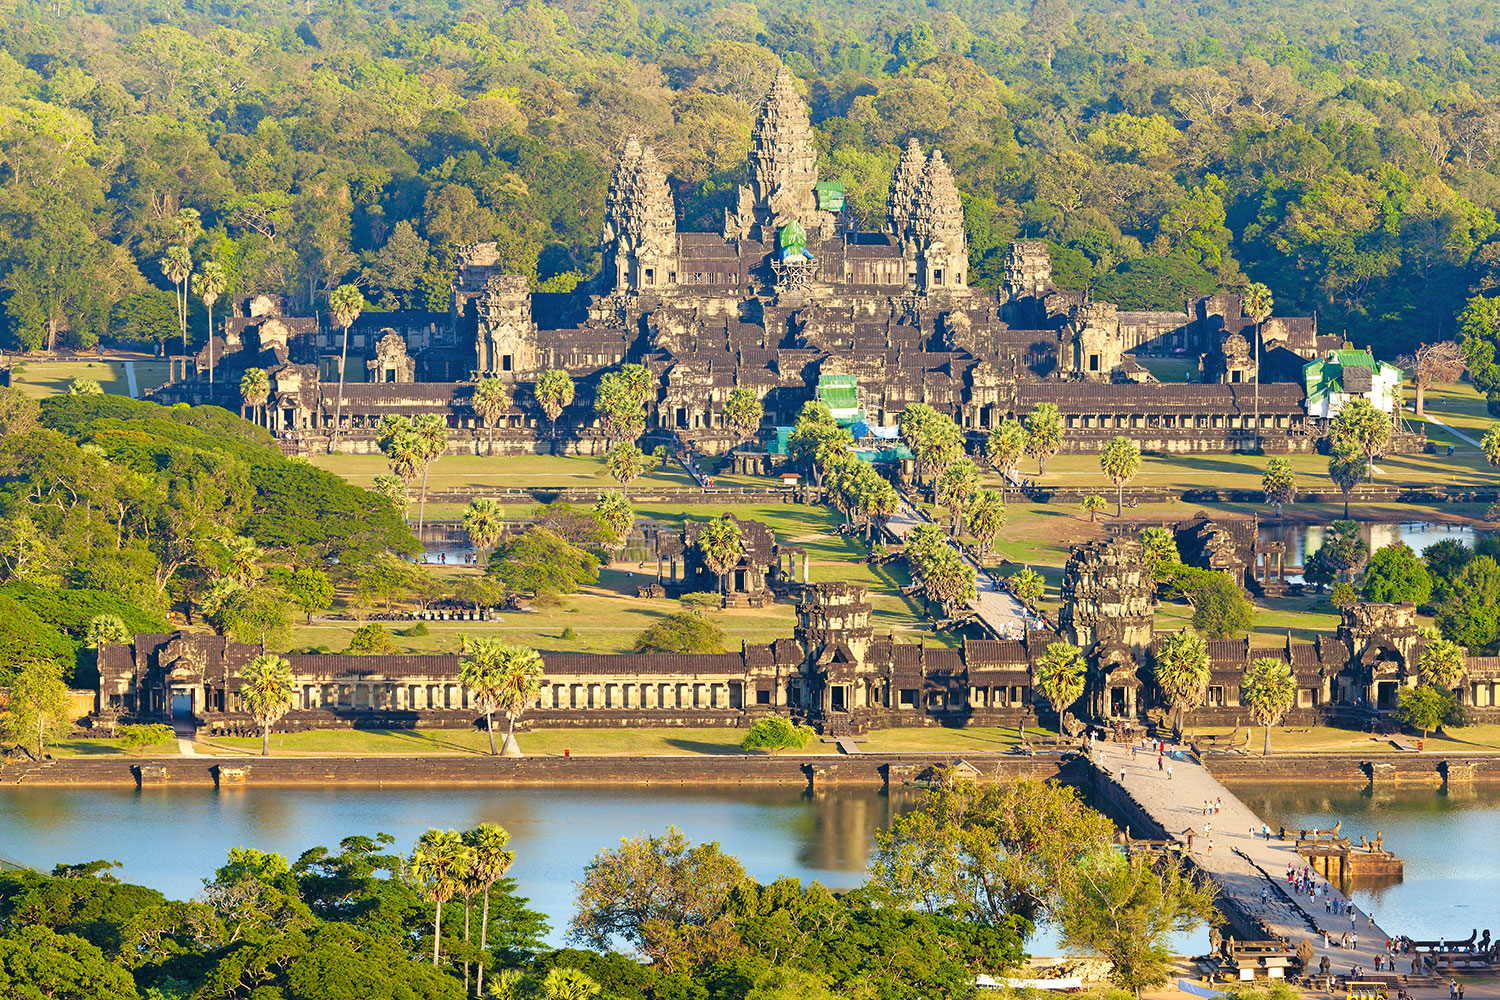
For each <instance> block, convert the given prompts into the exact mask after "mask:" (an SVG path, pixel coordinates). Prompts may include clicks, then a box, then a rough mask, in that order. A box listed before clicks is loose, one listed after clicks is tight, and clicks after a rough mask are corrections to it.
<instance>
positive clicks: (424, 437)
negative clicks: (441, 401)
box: [411, 413, 448, 538]
mask: <svg viewBox="0 0 1500 1000" xmlns="http://www.w3.org/2000/svg"><path fill="white" fill-rule="evenodd" d="M411 429H412V433H413V434H415V435H416V436H417V443H418V445H419V446H420V449H421V450H420V452H419V453H418V454H419V456H420V457H421V459H422V492H421V495H420V496H419V498H418V500H417V537H418V538H420V537H422V524H423V521H424V520H425V519H426V517H427V472H428V470H429V469H431V468H432V463H433V462H436V461H437V460H438V459H439V458H440V457H442V454H443V452H445V451H447V450H448V422H447V421H446V420H444V419H443V418H442V417H441V416H439V415H438V414H436V413H419V414H418V415H417V418H416V419H415V420H413V421H412V422H411Z"/></svg>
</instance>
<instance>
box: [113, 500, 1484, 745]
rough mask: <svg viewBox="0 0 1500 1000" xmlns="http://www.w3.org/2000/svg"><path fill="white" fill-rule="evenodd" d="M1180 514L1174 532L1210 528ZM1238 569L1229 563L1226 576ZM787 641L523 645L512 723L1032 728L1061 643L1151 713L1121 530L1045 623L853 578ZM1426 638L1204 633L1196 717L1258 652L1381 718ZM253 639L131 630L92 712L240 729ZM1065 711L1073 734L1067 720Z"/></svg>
mask: <svg viewBox="0 0 1500 1000" xmlns="http://www.w3.org/2000/svg"><path fill="white" fill-rule="evenodd" d="M1217 530H1219V529H1218V528H1216V526H1215V525H1214V524H1212V523H1206V524H1205V523H1201V522H1200V521H1199V520H1197V519H1195V520H1194V521H1192V522H1188V523H1187V524H1185V525H1183V526H1181V527H1180V529H1179V532H1178V535H1179V539H1183V538H1184V532H1188V533H1198V534H1212V533H1214V532H1215V531H1217ZM1242 569H1243V568H1242V567H1229V568H1228V569H1227V570H1226V571H1228V572H1231V573H1233V572H1236V571H1237V570H1242ZM791 589H792V592H793V594H792V596H794V597H795V599H796V600H797V602H798V606H797V619H796V624H795V626H794V627H793V629H792V634H791V635H790V636H789V637H785V638H780V639H777V640H775V641H773V642H767V643H751V642H745V643H742V644H741V647H740V648H739V649H738V650H735V651H732V652H719V653H681V654H655V653H642V654H631V653H618V654H599V653H578V652H549V651H545V650H544V651H543V652H542V661H543V674H544V681H543V684H542V687H541V691H540V693H539V695H538V697H537V700H536V702H535V704H534V705H533V706H531V707H530V708H529V709H528V711H527V713H526V716H525V724H526V725H527V726H528V727H536V728H557V727H585V728H587V727H611V726H622V727H632V726H724V727H745V726H748V725H750V724H751V723H752V722H754V720H755V719H757V718H759V717H761V716H763V715H766V714H771V713H775V714H782V715H790V716H792V717H794V718H796V719H798V720H800V721H805V722H807V723H809V724H811V725H813V726H815V727H817V728H818V730H819V731H820V732H823V733H829V734H834V735H842V734H846V733H851V732H862V731H866V730H869V729H878V728H887V727H904V726H932V725H944V726H968V725H974V726H998V725H1007V726H1008V725H1015V724H1016V723H1017V722H1018V721H1019V722H1023V723H1025V724H1027V725H1035V724H1036V723H1037V722H1038V721H1040V720H1043V719H1045V720H1046V721H1048V722H1049V723H1050V722H1051V721H1052V720H1053V719H1054V718H1055V717H1056V713H1055V708H1054V707H1051V706H1046V705H1045V704H1044V703H1042V702H1040V701H1039V700H1038V699H1036V697H1035V695H1034V691H1035V674H1036V664H1037V662H1038V661H1039V659H1040V658H1041V656H1042V655H1043V653H1044V652H1045V651H1046V649H1047V646H1048V645H1049V644H1050V643H1053V642H1057V641H1059V640H1060V639H1061V640H1066V641H1067V642H1070V643H1072V644H1074V645H1076V646H1077V647H1079V649H1081V650H1082V651H1083V653H1084V656H1085V659H1086V662H1087V674H1086V687H1085V690H1084V693H1083V695H1082V697H1080V698H1079V700H1078V701H1077V702H1076V703H1074V704H1072V705H1071V706H1068V712H1069V715H1070V716H1071V718H1072V720H1076V723H1078V724H1082V723H1088V724H1103V725H1108V724H1111V723H1114V722H1125V721H1129V722H1131V723H1139V722H1141V721H1143V720H1145V719H1148V718H1150V717H1151V716H1152V715H1153V714H1156V715H1157V717H1158V718H1160V717H1161V716H1163V715H1164V714H1165V711H1166V709H1167V707H1168V704H1167V701H1166V699H1165V698H1164V697H1163V695H1162V693H1161V691H1160V688H1159V687H1158V685H1157V684H1156V682H1155V676H1154V667H1155V662H1156V656H1157V651H1158V649H1159V648H1160V644H1161V641H1162V639H1163V637H1162V636H1161V635H1159V634H1158V633H1156V631H1155V627H1154V620H1153V614H1154V608H1153V591H1154V589H1155V584H1154V583H1153V582H1152V579H1151V574H1150V571H1149V570H1148V569H1147V567H1146V564H1145V561H1144V557H1143V553H1142V549H1141V543H1140V541H1139V540H1138V539H1137V538H1135V537H1134V536H1127V535H1121V536H1117V537H1112V538H1108V539H1105V540H1103V541H1097V542H1090V543H1088V544H1085V545H1082V546H1079V547H1078V548H1076V549H1075V550H1074V551H1073V553H1072V556H1071V558H1070V559H1069V560H1068V564H1067V567H1066V569H1065V570H1064V575H1063V583H1062V596H1063V608H1062V612H1061V614H1060V616H1059V621H1058V630H1057V631H1056V632H1052V631H1032V632H1030V633H1029V634H1028V635H1027V637H1026V638H1025V639H1000V640H996V639H965V640H964V641H963V642H962V644H961V645H959V646H956V647H952V646H946V645H937V644H927V643H923V642H916V643H913V642H903V641H901V640H900V639H898V638H896V637H894V636H892V635H889V634H887V635H881V634H878V633H877V632H876V631H875V630H874V628H873V626H872V624H871V620H870V616H871V610H872V608H871V604H870V602H869V600H868V594H867V593H866V591H865V588H863V587H858V586H854V585H851V584H848V583H814V584H802V585H793V587H792V588H791ZM1428 641H1429V640H1427V639H1426V638H1424V637H1423V636H1422V635H1421V634H1420V633H1419V632H1418V630H1417V626H1416V607H1415V606H1414V605H1412V604H1357V605H1354V606H1353V607H1351V608H1349V609H1347V610H1345V611H1344V612H1343V620H1342V623H1341V624H1340V626H1339V628H1338V630H1337V632H1336V633H1334V634H1330V635H1323V636H1319V637H1318V638H1317V639H1316V641H1313V642H1300V641H1294V640H1293V639H1292V637H1291V636H1290V634H1288V636H1287V639H1286V642H1285V643H1284V644H1282V645H1277V646H1272V647H1270V648H1266V647H1264V646H1262V647H1254V648H1253V647H1252V646H1251V643H1250V640H1249V639H1248V638H1246V639H1239V640H1235V641H1222V642H1220V641H1215V642H1209V643H1208V654H1209V658H1210V665H1211V671H1212V676H1211V677H1210V679H1209V681H1208V683H1207V685H1205V687H1204V689H1203V690H1202V691H1201V692H1200V695H1201V697H1200V700H1199V707H1198V708H1197V709H1195V710H1194V712H1193V714H1192V719H1193V721H1194V722H1197V723H1217V724H1229V723H1231V722H1236V723H1240V724H1244V725H1248V724H1249V721H1250V717H1249V710H1248V708H1246V707H1245V705H1244V703H1243V701H1242V699H1241V694H1240V684H1241V681H1242V678H1243V676H1244V672H1245V670H1246V668H1247V667H1249V666H1250V664H1251V663H1252V662H1253V660H1254V659H1255V658H1257V657H1264V656H1271V657H1275V658H1279V659H1283V660H1285V661H1287V662H1288V663H1290V665H1291V668H1292V673H1293V675H1294V677H1295V679H1296V689H1297V692H1296V696H1295V703H1294V707H1293V708H1292V710H1291V712H1290V714H1289V716H1288V722H1287V724H1288V725H1298V726H1305V725H1319V724H1325V723H1330V722H1342V723H1344V724H1346V725H1355V726H1360V727H1363V726H1365V725H1369V724H1372V723H1377V722H1380V721H1381V720H1383V719H1384V718H1385V717H1386V716H1387V715H1388V714H1389V712H1390V711H1391V710H1392V709H1393V708H1395V706H1396V704H1397V699H1398V696H1399V693H1400V691H1401V690H1402V689H1403V688H1407V687H1411V686H1414V685H1415V684H1417V683H1418V679H1419V676H1420V671H1419V669H1418V660H1419V658H1420V656H1421V651H1422V648H1423V647H1424V646H1425V645H1426V644H1427V642H1428ZM260 652H262V650H261V647H259V646H256V645H251V644H247V643H239V642H233V641H231V640H228V639H225V638H223V637H219V636H213V635H193V634H188V633H185V632H178V633H175V634H170V635H138V636H136V637H135V641H134V642H133V643H130V644H111V643H105V644H103V645H102V646H101V647H100V649H99V661H98V663H99V693H98V706H97V707H98V710H99V711H100V712H101V713H103V714H104V715H106V716H108V717H111V718H119V719H132V720H138V721H153V722H154V721H162V720H165V719H168V718H172V719H176V720H179V721H185V720H192V721H193V723H194V724H195V725H197V726H199V727H201V728H204V729H206V730H208V731H211V732H212V731H218V732H238V731H248V730H250V729H251V728H252V727H251V723H250V719H249V716H248V714H247V713H246V712H245V710H244V707H243V706H242V704H241V703H240V700H239V689H240V685H241V676H240V671H241V670H242V669H243V667H244V666H245V665H246V664H248V663H249V662H250V660H251V659H253V658H254V657H255V656H256V655H257V654H259V653H260ZM288 659H289V660H290V661H291V664H292V671H293V673H294V675H295V680H296V695H295V698H294V703H293V706H292V710H291V712H290V713H289V714H288V715H287V717H286V719H285V720H283V722H282V723H280V724H279V725H278V728H279V729H305V728H326V727H348V726H413V725H418V724H420V725H424V726H450V727H467V726H471V725H474V724H476V722H478V721H479V720H480V719H481V715H480V713H479V710H478V708H477V707H476V703H475V702H474V699H473V697H472V694H471V693H470V692H469V691H468V690H467V689H466V688H465V687H464V685H463V684H462V683H461V682H460V680H459V667H460V662H459V657H458V655H456V654H443V655H422V656H412V655H349V654H316V653H309V654H296V653H294V654H290V656H289V657H288ZM1455 695H1456V697H1457V698H1458V701H1459V703H1460V704H1462V705H1463V706H1464V707H1465V711H1466V712H1467V713H1468V715H1469V717H1470V719H1471V721H1473V722H1494V721H1500V657H1493V656H1466V657H1465V660H1464V672H1463V675H1462V676H1461V677H1460V678H1459V680H1458V683H1457V684H1456V686H1455ZM1076 727H1077V726H1076V724H1075V725H1074V726H1073V728H1075V729H1076Z"/></svg>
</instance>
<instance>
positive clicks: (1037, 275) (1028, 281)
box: [1005, 240, 1053, 299]
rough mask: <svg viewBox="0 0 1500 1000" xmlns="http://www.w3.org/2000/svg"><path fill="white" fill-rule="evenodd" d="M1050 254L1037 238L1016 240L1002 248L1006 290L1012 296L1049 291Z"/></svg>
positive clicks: (1040, 294) (1042, 294) (1041, 295)
mask: <svg viewBox="0 0 1500 1000" xmlns="http://www.w3.org/2000/svg"><path fill="white" fill-rule="evenodd" d="M1052 288H1053V285H1052V254H1051V253H1050V252H1049V251H1048V250H1047V244H1045V243H1043V242H1041V241H1040V240H1019V241H1017V242H1015V243H1012V244H1011V245H1010V247H1009V248H1008V249H1007V250H1006V251H1005V291H1006V294H1008V295H1009V296H1010V297H1011V298H1013V299H1021V298H1033V299H1040V298H1044V297H1045V296H1046V294H1047V293H1048V292H1050V291H1052Z"/></svg>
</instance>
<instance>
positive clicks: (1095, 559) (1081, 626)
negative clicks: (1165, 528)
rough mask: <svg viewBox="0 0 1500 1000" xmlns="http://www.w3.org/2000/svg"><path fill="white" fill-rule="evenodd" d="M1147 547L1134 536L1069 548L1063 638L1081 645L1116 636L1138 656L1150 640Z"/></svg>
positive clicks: (1060, 622)
mask: <svg viewBox="0 0 1500 1000" xmlns="http://www.w3.org/2000/svg"><path fill="white" fill-rule="evenodd" d="M1153 588H1154V584H1153V583H1152V581H1151V577H1150V574H1149V573H1148V572H1147V571H1146V560H1145V553H1144V551H1143V550H1142V548H1141V543H1140V541H1139V540H1138V539H1135V538H1124V537H1121V538H1110V539H1106V540H1104V541H1098V542H1089V543H1087V544H1085V545H1080V546H1078V547H1077V548H1075V549H1073V552H1072V554H1071V555H1069V556H1068V562H1067V565H1066V566H1064V567H1063V579H1062V601H1063V606H1062V611H1061V613H1060V614H1059V615H1058V625H1059V626H1060V628H1061V630H1062V634H1063V638H1065V639H1067V640H1068V641H1069V642H1071V643H1072V644H1073V645H1075V646H1077V647H1078V648H1079V649H1082V650H1085V651H1088V650H1091V649H1092V648H1093V647H1094V646H1095V644H1096V643H1100V642H1111V641H1112V642H1118V643H1121V644H1122V645H1125V646H1128V647H1129V648H1130V649H1131V650H1132V651H1133V653H1134V655H1135V656H1136V658H1137V659H1138V660H1139V659H1140V658H1141V656H1142V655H1143V654H1144V653H1145V651H1146V649H1147V648H1148V647H1149V646H1150V645H1151V637H1152V618H1151V592H1152V590H1153Z"/></svg>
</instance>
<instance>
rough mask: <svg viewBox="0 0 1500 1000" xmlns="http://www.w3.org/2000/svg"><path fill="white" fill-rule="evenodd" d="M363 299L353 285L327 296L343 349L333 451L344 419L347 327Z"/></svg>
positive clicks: (361, 308) (361, 307)
mask: <svg viewBox="0 0 1500 1000" xmlns="http://www.w3.org/2000/svg"><path fill="white" fill-rule="evenodd" d="M364 308H365V297H364V296H363V295H362V294H360V291H359V289H358V288H355V287H354V286H353V285H340V286H339V287H337V288H335V289H334V290H333V291H332V293H330V294H329V296H328V310H329V312H331V313H332V314H333V321H334V322H335V323H337V324H338V325H339V326H341V327H343V330H344V348H343V350H342V351H341V352H340V353H339V398H338V400H337V401H336V402H335V403H334V404H333V450H334V451H338V450H339V432H340V431H341V430H342V428H341V427H340V426H339V425H340V424H341V423H342V421H343V418H344V369H345V368H347V367H349V327H351V326H353V325H354V321H355V320H357V319H359V314H360V313H361V312H363V311H364Z"/></svg>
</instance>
